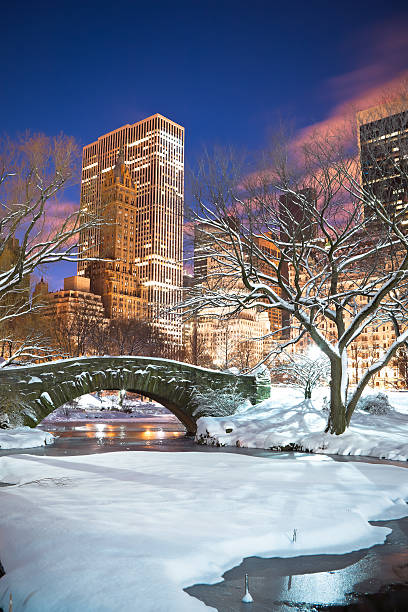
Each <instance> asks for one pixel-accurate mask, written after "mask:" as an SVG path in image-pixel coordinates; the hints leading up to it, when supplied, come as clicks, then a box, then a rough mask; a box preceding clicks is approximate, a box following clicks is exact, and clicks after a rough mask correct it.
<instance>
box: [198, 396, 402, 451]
mask: <svg viewBox="0 0 408 612" xmlns="http://www.w3.org/2000/svg"><path fill="white" fill-rule="evenodd" d="M375 392H376V390H372V389H371V390H368V391H367V393H375ZM328 393H329V391H328V389H324V388H321V389H317V390H316V391H315V392H314V395H313V401H311V400H304V399H303V398H302V396H303V393H302V391H301V390H299V389H295V388H292V387H283V386H282V387H273V388H272V393H271V397H270V399H268V400H264V401H263V402H261V403H259V404H257V405H256V406H247V407H245V408H244V409H240V410H239V411H238V412H237V413H235V414H234V415H233V416H229V417H202V418H201V419H199V420H198V423H197V439H201V440H202V441H203V442H205V443H208V444H220V445H221V446H240V447H248V448H266V449H271V448H272V449H279V448H284V447H287V446H289V445H292V444H294V445H296V449H297V450H305V451H310V452H314V453H326V454H329V455H330V454H333V455H362V456H369V457H379V458H382V459H392V460H394V461H407V460H408V392H396V391H394V392H392V391H391V392H389V393H387V395H388V397H389V400H390V403H391V405H392V406H393V410H391V412H390V413H389V414H387V415H374V414H369V413H367V412H364V411H362V410H356V411H355V412H354V414H353V416H352V418H351V424H350V427H349V428H348V429H347V430H346V431H345V432H344V433H343V434H342V435H340V436H336V435H332V434H329V433H324V430H325V427H326V424H327V418H328V413H327V412H324V411H322V409H321V407H322V400H323V397H324V396H325V395H326V396H327V395H328Z"/></svg>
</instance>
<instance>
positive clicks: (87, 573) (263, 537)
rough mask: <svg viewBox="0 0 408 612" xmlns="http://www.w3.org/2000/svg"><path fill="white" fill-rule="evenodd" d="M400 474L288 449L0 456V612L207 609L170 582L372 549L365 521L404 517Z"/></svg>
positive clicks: (378, 533) (404, 483) (407, 490)
mask: <svg viewBox="0 0 408 612" xmlns="http://www.w3.org/2000/svg"><path fill="white" fill-rule="evenodd" d="M407 474H408V472H407V471H406V469H404V468H400V467H393V466H385V465H372V464H365V463H351V462H348V463H342V462H335V461H333V460H332V459H331V458H330V457H326V456H318V455H301V454H299V455H295V456H294V458H293V459H266V458H259V457H250V456H242V455H238V454H237V455H234V454H223V453H155V452H138V453H125V452H123V453H122V452H117V453H107V454H101V455H89V456H79V457H78V456H77V457H61V458H56V457H36V456H30V455H16V456H7V457H2V458H0V480H1V481H3V482H8V483H13V485H14V486H10V487H3V488H1V489H0V497H1V501H0V505H1V513H0V542H1V548H0V558H1V561H2V564H3V566H4V568H5V571H6V575H5V576H4V577H3V578H1V580H0V607H3V608H5V609H8V608H7V606H8V598H9V593H10V592H11V593H12V594H13V601H14V609H15V610H23V609H24V610H25V612H43V611H44V610H47V612H61V611H62V610H63V611H64V612H71V611H72V612H74V611H75V612H77V611H78V610H98V611H99V612H104V611H106V612H108V611H109V612H112V610H138V611H140V612H150V611H151V612H153V611H154V612H194V611H195V610H204V609H207V610H208V609H209V608H208V607H206V606H205V605H204V604H203V603H202V602H200V601H199V600H197V599H194V598H192V597H190V596H189V595H188V594H187V593H185V592H184V591H183V588H184V587H187V586H189V585H193V584H195V583H203V582H204V583H214V582H217V581H219V580H220V579H221V576H222V574H223V572H224V571H226V570H227V569H229V568H231V567H233V566H236V565H238V564H239V563H240V561H241V560H242V558H243V557H247V556H252V555H259V556H262V557H275V556H280V557H292V556H297V555H305V554H331V553H335V554H341V553H347V552H349V551H353V550H358V549H362V548H366V547H370V546H373V545H375V544H379V543H382V542H383V541H384V540H385V537H386V535H387V534H388V533H389V532H390V530H389V529H387V528H383V527H375V526H372V525H370V524H369V523H368V521H369V520H381V519H393V518H400V517H403V516H406V515H407V514H408V506H407V504H406V503H405V501H404V499H408V478H407ZM295 529H296V541H293V533H294V530H295Z"/></svg>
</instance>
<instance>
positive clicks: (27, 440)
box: [0, 427, 54, 449]
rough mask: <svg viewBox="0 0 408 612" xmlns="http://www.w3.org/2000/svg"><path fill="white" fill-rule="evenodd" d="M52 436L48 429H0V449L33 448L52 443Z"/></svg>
mask: <svg viewBox="0 0 408 612" xmlns="http://www.w3.org/2000/svg"><path fill="white" fill-rule="evenodd" d="M53 442H54V436H53V435H52V434H50V433H48V431H42V429H37V428H31V427H14V428H13V429H0V449H7V448H34V447H36V446H45V445H46V444H52V443H53Z"/></svg>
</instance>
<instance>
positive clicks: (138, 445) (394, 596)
mask: <svg viewBox="0 0 408 612" xmlns="http://www.w3.org/2000/svg"><path fill="white" fill-rule="evenodd" d="M43 428H44V429H46V430H47V431H50V432H51V433H53V434H54V435H56V436H58V438H57V439H56V441H55V443H54V444H53V445H50V446H46V447H41V448H36V449H24V450H18V451H0V455H9V454H15V453H29V454H32V455H48V456H63V455H83V454H84V455H85V454H94V453H104V452H112V451H124V450H128V451H141V450H143V451H146V450H154V451H158V450H159V451H163V452H172V451H177V452H180V451H185V452H191V451H193V452H197V451H200V452H209V453H214V452H215V453H239V454H248V455H252V456H259V457H263V458H265V457H270V458H271V460H273V458H276V457H279V458H280V459H282V458H288V459H289V458H293V456H294V454H293V453H274V452H270V451H266V450H261V449H239V448H234V447H226V448H216V447H210V446H198V445H196V444H195V443H194V440H193V439H192V438H191V437H188V436H186V434H185V429H184V427H183V426H182V425H181V423H179V422H178V421H177V420H176V419H174V418H172V417H171V418H168V419H166V417H164V416H152V417H138V418H129V419H127V420H118V419H115V420H113V421H109V420H108V419H105V418H103V419H102V418H98V419H95V418H94V419H92V420H90V421H84V420H80V421H66V422H64V421H57V422H48V423H47V424H44V425H43ZM333 459H335V460H339V461H356V460H357V461H366V459H364V458H349V457H333ZM368 461H369V462H370V463H388V464H390V463H393V464H394V465H398V466H403V467H407V464H406V463H405V464H404V463H401V462H389V461H381V460H376V459H368ZM407 474H408V472H407ZM376 524H379V525H384V526H387V527H390V528H391V529H392V530H393V531H392V534H391V535H390V536H389V537H388V538H387V541H386V543H385V544H384V545H381V546H375V547H373V548H370V549H367V550H363V551H358V552H355V553H350V554H347V555H320V556H307V557H297V558H290V559H279V558H275V559H259V558H256V557H252V558H248V559H245V560H244V562H243V563H242V564H241V565H240V566H239V567H236V568H233V569H231V570H230V571H228V572H227V573H226V574H225V576H224V581H223V582H221V583H219V584H216V585H211V586H209V585H195V586H192V587H190V588H188V589H186V590H187V592H188V593H189V594H190V595H192V596H193V597H197V598H198V599H200V600H202V601H203V602H204V603H205V604H207V605H208V606H211V607H213V608H215V609H217V610H219V612H229V611H236V610H248V609H249V607H250V608H251V610H253V611H256V612H261V611H265V612H267V611H270V610H274V611H275V612H289V610H291V611H293V610H304V611H309V610H310V611H312V610H316V611H317V610H324V609H326V606H333V605H337V606H339V607H336V608H330V609H331V610H333V612H334V610H350V611H351V610H356V611H357V610H358V611H361V610H367V611H372V610H373V611H376V610H393V611H397V612H398V611H400V610H401V611H403V610H404V611H406V610H407V609H408V607H407V606H408V604H407V603H406V602H408V519H400V520H398V521H387V522H383V523H376ZM245 573H247V574H248V575H249V580H250V590H251V593H252V596H253V597H254V603H253V604H251V606H248V605H245V604H241V603H240V600H241V597H242V594H243V593H242V588H243V577H244V575H245ZM390 585H396V586H392V588H391V591H390V590H389V587H390ZM395 589H397V590H395ZM401 589H403V590H401ZM384 591H385V593H384ZM373 596H374V599H373ZM353 602H354V603H353ZM356 602H359V603H358V604H357V603H356ZM357 605H358V606H360V607H353V606H357Z"/></svg>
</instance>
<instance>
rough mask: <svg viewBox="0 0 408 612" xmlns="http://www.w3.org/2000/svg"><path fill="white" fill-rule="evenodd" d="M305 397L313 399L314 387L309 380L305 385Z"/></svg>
mask: <svg viewBox="0 0 408 612" xmlns="http://www.w3.org/2000/svg"><path fill="white" fill-rule="evenodd" d="M305 399H312V389H311V387H310V382H309V381H307V383H306V386H305Z"/></svg>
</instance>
